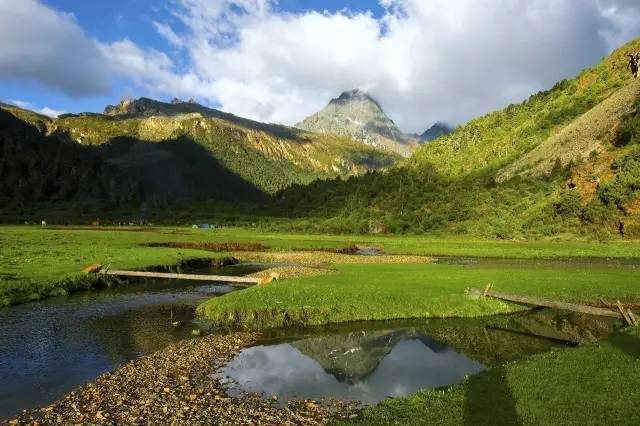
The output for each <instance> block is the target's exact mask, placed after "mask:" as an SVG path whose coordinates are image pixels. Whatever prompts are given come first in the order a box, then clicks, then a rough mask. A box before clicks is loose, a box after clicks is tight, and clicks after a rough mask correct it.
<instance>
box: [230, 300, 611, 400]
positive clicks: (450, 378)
mask: <svg viewBox="0 0 640 426" xmlns="http://www.w3.org/2000/svg"><path fill="white" fill-rule="evenodd" d="M619 325H620V322H619V321H617V320H615V319H607V318H598V317H592V316H588V315H583V314H576V313H568V312H558V311H552V310H538V311H531V312H527V313H524V314H517V315H509V316H498V317H490V318H480V319H446V320H443V319H430V320H413V321H386V322H378V323H375V322H373V323H372V322H367V323H356V324H346V325H337V326H332V327H325V328H320V329H307V330H304V329H303V330H297V331H296V330H293V331H291V330H289V331H273V332H272V334H271V335H270V336H268V339H270V340H269V341H268V342H272V343H270V344H264V345H261V346H256V347H252V348H247V349H245V350H243V351H241V352H240V354H238V356H237V357H236V358H235V359H233V360H232V361H231V362H229V363H227V364H226V365H224V366H222V368H220V369H219V375H220V376H222V377H224V378H228V379H229V380H230V383H231V385H230V389H229V392H230V394H232V395H235V394H238V393H239V392H242V391H244V392H257V393H263V394H264V395H265V396H267V397H269V396H271V395H276V396H278V398H279V399H280V400H285V401H286V400H289V399H292V398H312V399H318V398H323V397H330V398H338V399H351V400H359V401H362V402H363V403H365V404H373V403H377V402H379V401H380V400H382V399H384V398H387V397H398V396H405V395H408V394H411V393H414V392H416V391H417V390H419V389H423V388H434V387H440V386H445V385H449V384H454V383H459V382H461V381H462V380H463V379H464V376H465V375H466V374H473V373H476V372H478V371H480V370H482V369H484V368H485V366H486V367H491V366H499V365H502V364H504V363H505V362H511V361H517V360H520V359H522V358H523V357H526V356H529V355H532V354H537V353H541V352H546V351H549V350H555V349H558V348H566V347H567V346H572V345H575V344H581V343H585V342H590V341H593V340H595V339H600V338H604V337H606V336H608V335H609V334H610V333H612V332H613V331H614V330H615V328H616V327H618V326H619Z"/></svg>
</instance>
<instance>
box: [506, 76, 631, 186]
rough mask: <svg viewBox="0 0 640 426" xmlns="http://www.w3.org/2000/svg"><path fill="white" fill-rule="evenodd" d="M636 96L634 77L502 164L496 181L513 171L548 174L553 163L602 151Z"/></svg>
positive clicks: (582, 158)
mask: <svg viewBox="0 0 640 426" xmlns="http://www.w3.org/2000/svg"><path fill="white" fill-rule="evenodd" d="M638 99H640V81H634V82H631V83H629V84H628V85H626V86H624V87H622V88H621V89H619V90H618V91H617V92H615V93H614V94H613V95H611V96H610V97H608V98H607V99H605V100H604V101H602V102H601V103H599V104H598V105H596V106H595V107H593V108H592V109H590V110H589V111H587V112H586V113H584V114H583V115H581V116H580V117H578V118H577V119H575V120H573V121H572V122H571V123H570V124H569V125H567V126H566V127H564V128H562V130H560V131H559V132H558V133H556V134H554V135H553V136H551V137H549V138H548V139H546V140H545V141H544V142H542V143H540V144H539V145H538V146H536V147H535V148H534V149H532V150H531V151H529V152H528V153H526V154H525V155H524V156H522V157H520V158H518V159H517V160H516V161H514V162H513V163H511V164H509V165H508V166H506V167H504V168H502V169H501V170H500V171H499V172H498V174H497V176H496V181H497V182H504V181H506V180H508V179H511V178H513V177H514V176H516V175H519V176H521V177H524V176H543V175H545V176H548V175H549V174H550V173H551V171H552V170H553V168H554V167H567V166H568V165H569V163H571V162H574V163H579V162H583V161H586V160H588V159H589V156H591V155H596V154H597V153H598V152H602V151H603V150H604V149H606V144H607V143H608V142H611V140H612V138H613V135H614V134H615V131H616V128H617V126H618V125H619V124H620V123H621V122H622V120H623V119H624V118H625V117H626V116H627V115H629V114H630V113H632V112H633V111H634V105H635V104H636V102H637V101H638Z"/></svg>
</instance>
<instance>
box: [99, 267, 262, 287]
mask: <svg viewBox="0 0 640 426" xmlns="http://www.w3.org/2000/svg"><path fill="white" fill-rule="evenodd" d="M99 273H100V274H104V275H116V276H119V277H145V278H172V279H176V280H194V281H212V282H221V283H233V284H259V283H260V281H261V278H254V277H236V276H230V275H199V274H176V273H169V272H146V271H118V270H115V269H109V270H101V271H100V272H99Z"/></svg>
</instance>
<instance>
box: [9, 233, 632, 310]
mask: <svg viewBox="0 0 640 426" xmlns="http://www.w3.org/2000/svg"><path fill="white" fill-rule="evenodd" d="M168 241H202V242H215V241H217V242H259V243H263V244H266V245H268V246H270V247H271V249H272V250H291V249H296V248H340V247H345V246H347V245H349V244H352V243H357V244H361V245H379V246H382V247H383V249H384V251H385V252H387V253H393V254H423V255H439V256H481V257H520V258H555V257H612V258H638V257H640V250H638V244H637V243H633V242H622V241H620V242H615V243H610V244H602V243H597V242H588V241H572V242H554V241H530V242H524V241H520V242H515V241H496V240H481V239H464V238H460V237H455V238H454V237H438V236H391V235H386V236H371V235H348V236H344V235H311V234H292V233H288V234H287V233H275V232H261V231H257V230H252V229H242V228H225V229H222V230H214V231H212V230H194V229H190V228H175V227H174V228H170V227H159V228H157V229H156V230H152V231H151V232H128V231H126V230H124V229H123V230H117V231H96V230H92V229H91V228H87V229H70V228H62V229H55V230H54V229H42V228H40V227H33V226H0V306H1V305H9V304H14V303H21V302H25V301H29V300H36V299H40V298H42V297H46V296H50V295H57V294H61V293H64V292H66V291H69V290H71V291H72V290H74V286H75V285H77V284H81V283H82V281H83V280H86V276H84V275H83V274H81V273H80V271H81V270H82V269H83V268H84V267H85V266H87V265H89V264H91V263H94V262H99V263H103V264H111V265H112V267H114V268H115V267H117V268H122V269H127V268H144V267H150V266H156V265H173V264H176V263H178V262H180V261H183V260H185V259H190V258H203V257H207V258H215V257H222V256H225V255H227V254H226V253H214V252H210V251H201V250H187V249H174V248H149V247H145V246H143V244H146V243H149V242H168ZM336 279H339V278H336ZM420 279H421V278H420ZM78 280H79V281H78ZM82 287H83V286H80V288H82Z"/></svg>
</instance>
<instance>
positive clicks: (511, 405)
mask: <svg viewBox="0 0 640 426" xmlns="http://www.w3.org/2000/svg"><path fill="white" fill-rule="evenodd" d="M463 415H464V417H463V424H465V425H520V424H522V422H521V421H520V418H519V417H518V413H517V411H516V399H515V397H514V395H513V393H512V392H511V389H510V388H509V383H508V381H507V377H506V372H505V370H504V368H495V369H492V370H489V371H486V372H484V373H480V374H476V375H474V376H471V377H470V378H469V379H468V381H467V383H466V392H465V406H464V414H463Z"/></svg>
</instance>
